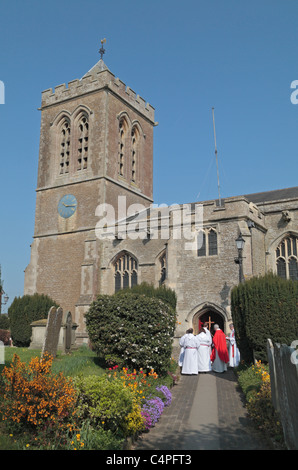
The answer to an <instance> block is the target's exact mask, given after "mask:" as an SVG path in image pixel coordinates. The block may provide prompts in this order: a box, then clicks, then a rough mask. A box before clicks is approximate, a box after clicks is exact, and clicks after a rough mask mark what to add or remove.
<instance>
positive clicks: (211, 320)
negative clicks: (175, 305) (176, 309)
mask: <svg viewBox="0 0 298 470" xmlns="http://www.w3.org/2000/svg"><path fill="white" fill-rule="evenodd" d="M204 322H207V323H208V324H209V331H211V334H212V335H213V334H214V325H215V324H217V325H219V328H221V330H222V331H223V332H225V318H224V316H223V315H222V314H221V313H219V312H218V311H216V310H215V309H213V308H208V307H206V308H204V309H203V310H200V311H199V312H198V313H196V314H195V315H194V317H193V329H194V334H198V333H199V330H200V328H201V326H203V324H204Z"/></svg>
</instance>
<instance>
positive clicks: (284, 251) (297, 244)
mask: <svg viewBox="0 0 298 470" xmlns="http://www.w3.org/2000/svg"><path fill="white" fill-rule="evenodd" d="M297 253H298V237H296V236H294V235H288V236H287V237H286V238H284V239H283V240H282V241H281V242H280V244H279V245H278V247H277V248H276V250H275V256H276V270H277V274H278V276H280V277H283V278H284V279H292V280H293V281H297V280H298V258H297Z"/></svg>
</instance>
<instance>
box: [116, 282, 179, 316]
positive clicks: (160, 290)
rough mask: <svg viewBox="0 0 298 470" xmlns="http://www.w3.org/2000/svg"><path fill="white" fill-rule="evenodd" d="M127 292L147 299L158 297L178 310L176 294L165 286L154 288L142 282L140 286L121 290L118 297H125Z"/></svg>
mask: <svg viewBox="0 0 298 470" xmlns="http://www.w3.org/2000/svg"><path fill="white" fill-rule="evenodd" d="M127 292H130V293H133V294H144V295H146V296H147V297H156V298H158V299H160V300H162V301H163V302H166V303H168V304H169V305H170V306H171V307H172V308H173V309H174V310H175V309H176V304H177V296H176V292H175V291H174V290H172V289H170V288H169V287H165V286H160V287H154V286H153V285H151V284H148V283H147V282H142V283H141V284H138V285H136V286H133V287H130V288H127V289H122V290H119V291H118V292H117V294H116V295H123V294H126V293H127Z"/></svg>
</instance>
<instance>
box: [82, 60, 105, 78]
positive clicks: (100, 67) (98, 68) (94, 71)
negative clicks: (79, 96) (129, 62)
mask: <svg viewBox="0 0 298 470" xmlns="http://www.w3.org/2000/svg"><path fill="white" fill-rule="evenodd" d="M104 70H108V71H109V72H110V70H109V69H108V67H107V66H106V64H105V63H104V61H103V60H102V59H100V60H99V61H98V62H97V63H96V64H95V65H93V67H92V68H91V69H90V70H89V71H88V72H87V73H85V75H84V77H87V76H88V75H96V74H97V73H98V72H103V71H104ZM84 77H82V78H84Z"/></svg>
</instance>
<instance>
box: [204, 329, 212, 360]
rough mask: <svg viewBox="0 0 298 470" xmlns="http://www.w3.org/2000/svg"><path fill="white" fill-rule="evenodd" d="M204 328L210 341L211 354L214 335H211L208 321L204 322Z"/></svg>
mask: <svg viewBox="0 0 298 470" xmlns="http://www.w3.org/2000/svg"><path fill="white" fill-rule="evenodd" d="M203 328H204V330H205V333H206V335H207V336H208V338H209V341H210V347H209V352H210V355H211V345H212V335H211V333H210V331H209V330H208V323H207V322H205V323H204V325H203Z"/></svg>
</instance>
